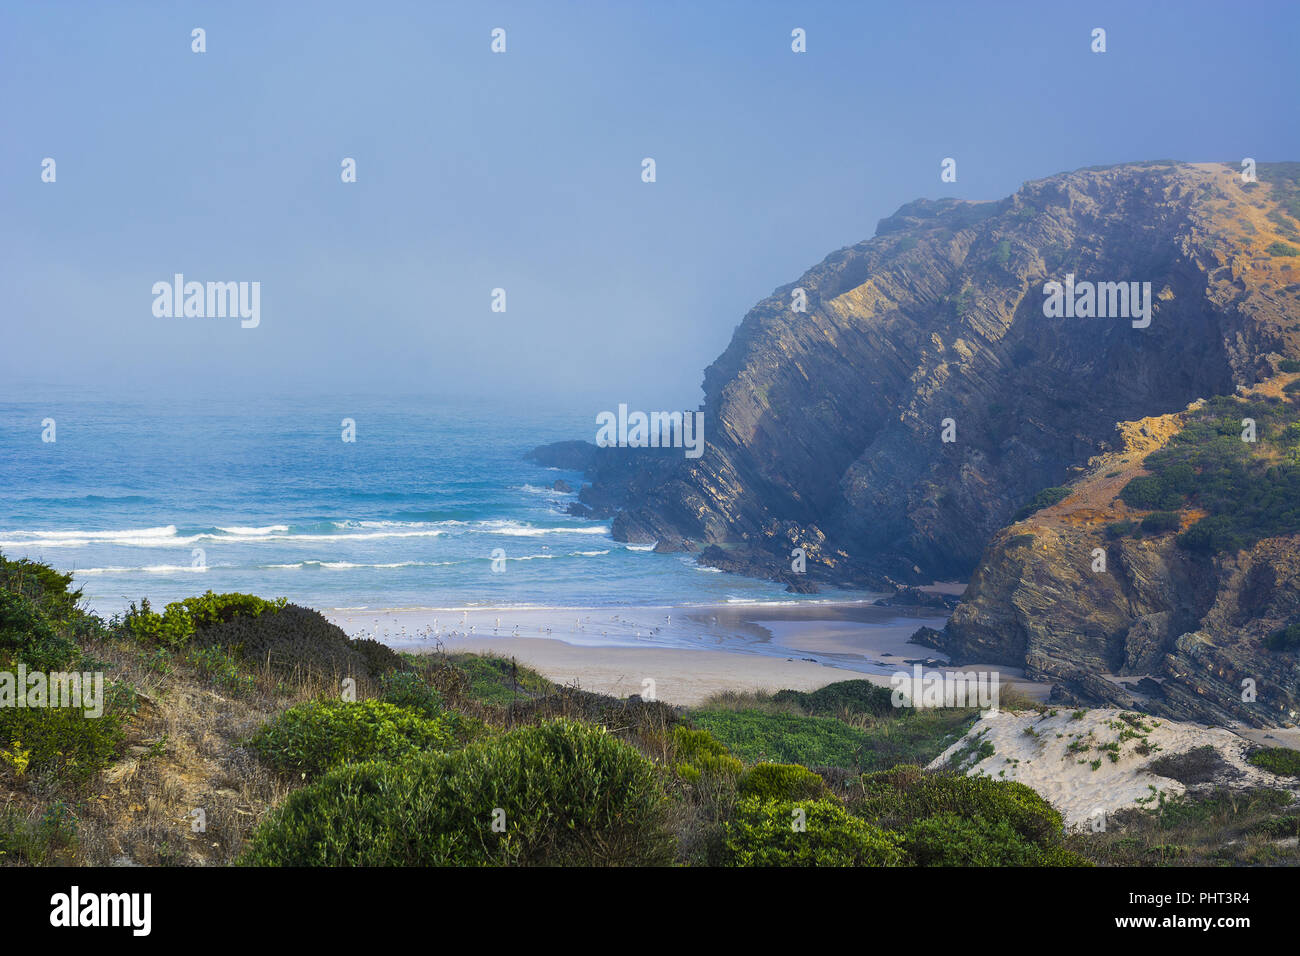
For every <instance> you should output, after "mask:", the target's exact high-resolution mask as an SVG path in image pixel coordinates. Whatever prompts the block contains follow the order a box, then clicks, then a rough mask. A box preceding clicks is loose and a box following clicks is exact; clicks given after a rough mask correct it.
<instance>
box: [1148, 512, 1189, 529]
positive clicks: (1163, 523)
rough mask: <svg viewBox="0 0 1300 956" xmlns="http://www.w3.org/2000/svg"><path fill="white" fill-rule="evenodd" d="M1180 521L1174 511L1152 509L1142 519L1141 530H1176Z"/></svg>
mask: <svg viewBox="0 0 1300 956" xmlns="http://www.w3.org/2000/svg"><path fill="white" fill-rule="evenodd" d="M1180 524H1181V521H1180V519H1179V517H1178V512H1176V511H1153V512H1151V514H1149V515H1147V516H1146V517H1145V518H1143V519H1142V530H1143V531H1145V532H1147V533H1148V534H1163V533H1164V532H1166V531H1176V530H1178V526H1179V525H1180Z"/></svg>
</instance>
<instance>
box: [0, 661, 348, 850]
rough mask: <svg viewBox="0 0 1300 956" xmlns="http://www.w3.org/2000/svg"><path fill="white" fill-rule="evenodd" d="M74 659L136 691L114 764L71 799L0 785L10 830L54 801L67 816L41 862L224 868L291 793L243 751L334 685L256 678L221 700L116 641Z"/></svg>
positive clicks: (40, 784) (198, 677)
mask: <svg viewBox="0 0 1300 956" xmlns="http://www.w3.org/2000/svg"><path fill="white" fill-rule="evenodd" d="M86 651H87V652H88V654H89V655H90V657H91V658H93V659H96V660H98V661H102V662H103V664H104V665H105V670H106V671H107V672H108V674H109V675H110V676H111V677H112V678H114V679H116V680H120V681H123V682H125V683H127V684H129V685H130V686H132V687H133V688H135V690H136V693H137V709H136V712H135V715H134V716H133V718H132V719H131V720H130V721H129V723H128V726H127V730H126V734H127V736H126V741H125V745H124V751H123V755H122V757H121V758H120V759H119V760H117V761H116V762H114V763H113V765H112V766H110V767H108V768H107V769H105V770H103V771H101V772H100V773H98V774H96V775H95V776H94V777H93V778H92V779H91V780H90V781H89V782H88V783H87V784H86V785H85V786H84V787H82V788H80V789H79V790H78V791H77V792H75V793H71V794H70V793H67V792H65V791H64V788H62V787H57V788H56V786H55V785H54V782H53V781H49V780H39V779H28V778H23V779H21V780H19V779H16V778H14V777H13V776H12V775H10V776H8V777H0V810H4V811H5V812H7V813H9V814H11V817H10V820H11V822H12V821H13V820H15V819H16V820H19V821H23V822H26V823H29V824H35V822H36V821H38V820H39V819H40V818H41V817H43V816H44V815H45V814H46V813H47V811H48V810H49V807H50V806H51V805H52V804H54V803H55V802H56V801H57V800H62V801H63V802H64V803H66V804H67V805H68V806H69V808H70V810H71V812H72V813H73V814H74V815H75V817H76V838H75V842H73V843H72V844H71V845H70V846H68V847H66V848H62V849H60V850H59V851H58V852H57V854H56V855H55V857H54V858H52V859H51V858H47V859H46V860H45V862H61V863H70V864H83V865H91V866H108V865H159V864H161V865H167V864H171V865H225V864H229V863H230V862H231V861H232V860H233V859H234V858H235V857H236V856H237V855H238V854H239V852H240V850H241V848H242V847H243V844H244V841H245V839H246V838H247V837H248V834H249V833H250V831H251V830H252V829H253V827H255V826H256V825H257V823H258V822H259V821H260V820H261V819H262V817H263V816H264V815H265V814H266V813H267V811H268V810H269V809H270V808H272V807H274V806H276V805H278V804H279V803H280V802H281V801H282V800H283V799H284V797H285V796H286V795H287V794H288V792H289V791H290V790H292V789H293V787H294V785H295V781H292V780H287V779H284V778H282V777H280V776H278V775H276V774H275V773H274V772H272V771H270V770H269V769H267V768H266V767H264V766H263V765H262V764H261V763H260V762H259V761H258V760H257V759H256V758H255V756H254V755H253V754H252V753H250V752H249V751H248V750H247V749H245V747H244V742H245V741H246V740H247V739H248V738H249V737H250V736H251V735H252V733H253V732H254V731H255V730H256V729H257V728H258V727H260V726H261V725H262V724H263V723H265V722H266V721H267V720H269V719H270V718H272V717H273V716H275V715H276V714H278V713H279V712H281V711H283V710H284V709H285V708H287V707H290V706H293V705H294V704H297V703H300V702H302V701H305V700H311V699H318V698H323V697H331V696H337V695H338V693H339V691H338V688H339V683H338V681H336V680H333V679H326V678H324V677H322V676H319V675H317V676H315V677H312V678H305V679H304V678H301V677H299V679H295V678H294V676H292V675H291V676H288V677H286V676H285V675H284V674H277V673H272V672H271V670H270V669H269V668H265V667H264V668H262V669H260V670H258V671H255V672H254V673H253V674H252V680H251V681H250V682H248V685H247V686H246V687H240V688H239V689H238V690H230V689H227V688H224V687H222V686H221V685H220V684H219V683H214V682H213V680H212V679H211V678H210V677H207V676H205V675H204V674H203V673H202V672H201V671H200V670H199V669H198V668H196V667H194V666H192V665H190V664H188V663H185V662H184V661H183V660H182V659H180V658H179V657H177V658H173V659H171V660H170V661H168V662H167V663H165V664H162V663H160V662H159V661H158V659H157V658H151V657H150V655H149V654H148V653H146V652H144V651H143V650H141V648H140V647H139V646H137V645H133V644H129V643H126V642H123V641H119V640H115V639H108V640H103V641H99V642H96V643H93V644H89V645H87V647H86ZM338 677H339V679H340V680H341V678H342V675H338ZM196 810H197V811H201V812H202V814H203V820H202V827H201V828H199V822H198V815H197V814H195V812H194V811H196ZM7 862H20V861H19V860H9V861H7Z"/></svg>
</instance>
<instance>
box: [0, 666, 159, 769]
mask: <svg viewBox="0 0 1300 956" xmlns="http://www.w3.org/2000/svg"><path fill="white" fill-rule="evenodd" d="M103 707H104V709H103V713H101V714H100V715H99V716H98V717H88V716H86V713H85V710H84V709H82V708H79V707H34V708H27V707H24V708H17V707H0V750H8V751H10V752H12V751H13V750H15V749H16V750H21V751H24V752H26V754H27V756H26V758H25V760H24V763H25V767H24V768H23V771H24V773H25V774H26V775H29V776H30V775H48V776H50V777H52V778H54V779H57V780H61V781H68V782H71V783H73V784H80V783H82V782H84V781H86V780H87V779H89V778H90V777H91V776H92V775H94V774H95V773H96V772H97V771H99V770H102V769H103V768H105V767H107V766H108V765H109V764H110V763H112V762H113V761H114V760H115V759H117V757H118V756H119V755H120V754H121V751H122V745H123V742H124V741H125V739H126V725H127V723H128V721H129V720H130V719H131V715H132V713H133V712H134V709H135V694H134V692H133V691H132V690H131V689H130V688H129V687H127V686H126V685H123V684H118V683H109V684H105V686H104V702H103ZM15 744H16V745H18V746H17V747H15ZM0 766H3V764H0ZM13 769H16V768H13ZM11 772H12V771H11Z"/></svg>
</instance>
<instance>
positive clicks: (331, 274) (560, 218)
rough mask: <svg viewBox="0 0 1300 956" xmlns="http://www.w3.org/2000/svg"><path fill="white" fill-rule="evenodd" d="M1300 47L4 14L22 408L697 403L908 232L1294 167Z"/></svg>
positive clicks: (960, 20)
mask: <svg viewBox="0 0 1300 956" xmlns="http://www.w3.org/2000/svg"><path fill="white" fill-rule="evenodd" d="M1098 27H1100V28H1103V29H1105V30H1106V46H1107V49H1106V52H1105V53H1094V52H1092V50H1091V45H1092V31H1093V29H1094V28H1098ZM194 28H202V29H203V30H204V31H205V33H206V36H205V41H206V52H203V53H195V52H193V51H192V49H191V45H192V42H193V41H192V35H191V31H192V30H193V29H194ZM495 28H501V29H504V30H505V31H506V32H505V38H506V50H505V52H504V53H494V52H492V50H491V44H492V35H491V34H492V31H493V30H494V29H495ZM796 28H799V29H802V30H804V31H805V33H806V47H807V50H806V52H804V53H795V52H793V51H792V49H791V43H792V39H791V31H792V30H794V29H796ZM1297 40H1300V4H1298V3H1294V2H1287V3H1284V2H1251V3H1247V4H1224V3H1222V2H1200V0H1196V2H1171V3H1158V2H1143V3H1133V2H1131V0H1125V2H1119V3H1044V2H1034V3H1013V2H984V3H971V2H954V3H930V2H910V3H901V4H900V3H860V2H855V3H849V2H843V3H797V4H796V3H764V2H753V0H748V2H736V3H719V2H709V0H692V2H676V0H660V2H655V3H613V2H608V3H607V2H596V0H584V2H548V3H539V2H536V0H534V2H527V3H517V4H512V3H491V2H486V3H468V2H466V3H434V2H414V3H398V2H382V0H372V2H366V3H338V2H313V3H305V2H303V3H288V2H285V3H274V4H271V3H263V2H223V3H221V4H216V3H183V2H182V3H169V2H161V0H159V2H154V3H135V2H114V3H99V2H82V3H71V2H59V0H53V2H40V3H37V2H12V0H11V2H6V3H5V4H4V7H3V9H2V10H0V111H2V113H3V122H2V123H0V129H2V130H3V133H2V134H0V290H2V291H3V294H4V299H3V309H4V319H3V329H4V335H3V338H2V339H0V342H2V343H3V344H0V397H3V398H7V399H9V400H14V399H32V400H36V401H39V400H41V399H42V398H43V397H44V396H47V395H54V394H56V393H57V394H66V393H67V392H68V391H69V390H74V391H75V390H84V391H86V392H88V393H91V394H99V395H102V396H105V397H109V398H112V397H116V396H120V395H126V394H132V395H144V396H146V397H147V398H149V399H150V400H157V401H159V402H166V401H167V400H169V399H170V398H174V397H176V396H182V395H183V396H194V397H199V398H201V397H203V396H207V395H212V396H217V395H220V396H223V397H225V398H233V399H235V400H248V401H250V402H256V401H259V400H262V399H264V398H267V397H269V396H274V395H281V394H293V395H298V396H302V395H316V394H339V393H344V394H369V395H381V396H382V395H387V394H392V395H394V396H396V395H400V394H407V393H412V394H421V395H427V396H432V397H434V398H437V397H439V396H441V397H445V398H448V399H450V398H456V399H465V400H470V401H478V400H482V401H489V400H493V399H495V400H500V401H501V402H504V403H507V404H512V405H514V406H518V407H523V408H528V407H534V408H536V407H543V406H545V407H547V408H568V407H575V408H576V407H595V408H602V409H609V408H615V407H617V404H618V403H620V402H627V403H628V404H629V405H630V406H631V407H633V408H647V409H659V408H694V407H696V406H697V405H698V403H699V402H700V401H701V399H702V393H701V390H700V383H701V380H702V373H703V369H704V368H705V366H707V365H708V364H709V363H710V362H711V361H713V359H714V358H716V357H717V355H718V354H719V353H720V352H721V351H722V350H723V349H724V348H725V347H726V345H727V342H728V341H729V339H730V337H731V335H732V332H733V330H734V329H735V327H736V326H737V324H738V323H739V322H740V320H741V319H742V318H743V316H744V314H745V313H746V312H747V311H748V309H749V308H750V307H751V306H752V305H753V304H754V303H755V302H757V301H758V300H760V299H762V298H764V297H765V296H767V295H768V294H770V293H771V291H772V290H773V289H775V288H777V287H779V286H781V285H784V284H786V283H788V282H792V281H794V280H795V279H796V278H798V276H799V275H800V274H802V273H803V271H804V270H806V269H807V268H809V267H810V266H812V265H814V264H816V263H817V262H819V261H820V260H821V259H823V258H824V257H825V256H826V255H828V254H830V253H831V252H833V251H835V250H836V249H839V248H841V247H843V246H846V245H851V244H853V243H856V242H859V241H861V240H863V239H866V238H868V237H870V236H871V235H872V234H873V233H874V231H875V227H876V223H877V222H878V221H879V220H880V219H881V218H883V217H885V216H888V215H890V214H891V213H893V212H894V211H895V210H896V209H897V208H898V207H899V206H901V205H902V204H904V203H906V202H909V201H911V200H913V199H916V198H919V197H931V198H937V197H942V196H955V197H959V198H966V199H997V198H1000V197H1002V196H1005V195H1007V194H1009V193H1011V192H1014V191H1015V190H1016V189H1017V188H1019V186H1020V185H1021V184H1022V183H1024V182H1025V181H1027V180H1032V179H1038V178H1042V177H1044V176H1049V175H1051V174H1053V173H1057V172H1061V171H1065V170H1070V169H1075V168H1078V167H1082V166H1089V165H1098V164H1109V163H1118V162H1125V161H1132V160H1150V159H1162V158H1175V159H1184V160H1189V161H1209V160H1223V161H1230V162H1234V163H1239V162H1240V160H1241V158H1243V157H1246V156H1250V157H1253V158H1255V159H1257V160H1258V161H1260V162H1267V161H1279V160H1300V123H1297V122H1296V120H1297V115H1296V101H1295V94H1296V90H1297V73H1296V59H1295V50H1296V45H1297ZM47 157H48V158H52V159H54V160H55V163H56V166H55V176H56V178H55V181H54V182H52V183H50V182H43V181H42V163H43V160H44V159H45V158H47ZM345 157H351V158H353V159H354V160H355V161H356V170H357V177H356V178H357V181H356V182H354V183H344V182H342V181H341V176H340V173H341V162H342V161H343V159H344V158H345ZM646 157H651V158H653V159H654V160H655V163H656V181H655V182H653V183H647V182H643V181H642V160H643V159H644V158H646ZM945 157H952V158H954V159H955V160H956V161H957V181H956V182H952V183H945V182H941V180H940V164H941V162H942V160H943V159H944V158H945ZM178 272H179V273H182V274H184V275H185V277H186V279H187V281H200V282H206V281H248V282H252V281H257V282H260V284H261V286H260V288H261V321H260V324H259V325H258V326H257V327H256V328H241V325H240V322H239V321H238V320H237V319H229V318H225V319H222V318H193V317H190V318H185V317H173V318H166V317H158V316H156V315H155V314H154V310H153V305H154V294H153V292H152V288H153V285H154V283H156V282H159V281H168V282H169V281H171V278H172V276H173V275H174V274H175V273H178ZM497 288H502V289H505V291H506V310H505V311H504V312H494V311H492V308H491V305H492V290H493V289H497Z"/></svg>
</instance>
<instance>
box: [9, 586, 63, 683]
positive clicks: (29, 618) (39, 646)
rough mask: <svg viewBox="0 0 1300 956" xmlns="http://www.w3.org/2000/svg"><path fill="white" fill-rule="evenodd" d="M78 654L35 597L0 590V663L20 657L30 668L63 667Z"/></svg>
mask: <svg viewBox="0 0 1300 956" xmlns="http://www.w3.org/2000/svg"><path fill="white" fill-rule="evenodd" d="M79 655H80V650H79V649H78V647H77V645H76V642H75V641H73V640H72V639H71V638H70V637H68V636H66V634H64V633H62V632H61V631H60V629H59V627H58V626H57V624H56V623H55V622H54V621H52V620H51V619H50V616H49V614H47V613H46V611H45V610H43V609H42V607H41V605H40V603H39V601H37V600H33V599H32V598H30V597H28V596H27V595H25V594H21V593H17V592H14V591H9V590H2V591H0V663H17V662H18V661H23V662H24V663H26V664H27V666H28V667H29V668H31V669H32V670H38V671H51V670H63V669H65V668H66V667H68V666H69V665H70V664H72V663H73V662H74V661H76V659H77V658H78V657H79Z"/></svg>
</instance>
